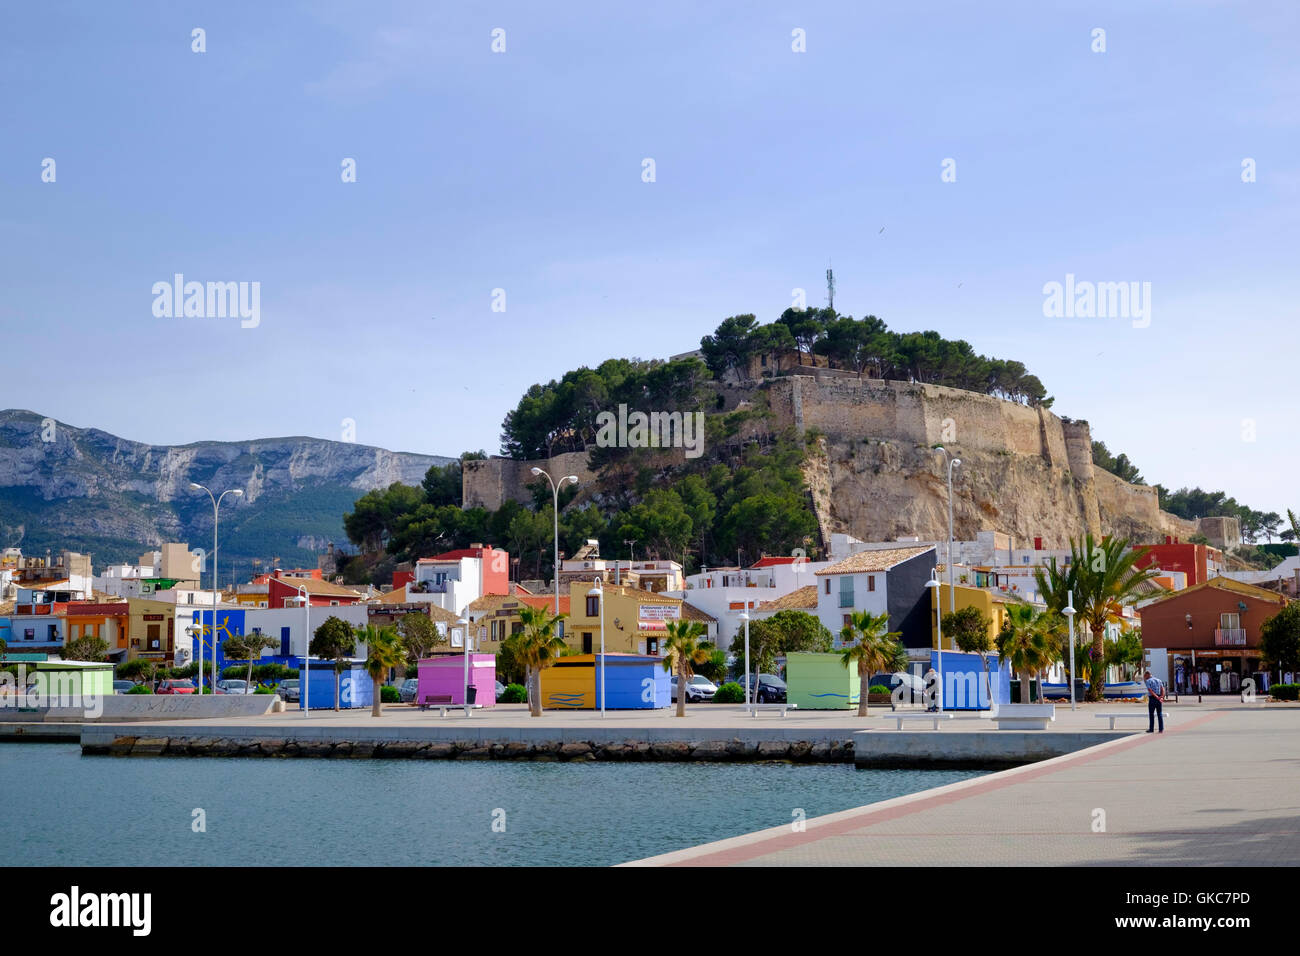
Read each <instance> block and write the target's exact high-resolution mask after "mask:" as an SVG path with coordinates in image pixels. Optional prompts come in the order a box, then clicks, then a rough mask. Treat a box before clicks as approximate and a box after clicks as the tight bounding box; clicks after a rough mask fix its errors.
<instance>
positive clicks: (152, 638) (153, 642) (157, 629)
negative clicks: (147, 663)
mask: <svg viewBox="0 0 1300 956" xmlns="http://www.w3.org/2000/svg"><path fill="white" fill-rule="evenodd" d="M145 630H146V632H147V633H146V634H145V637H147V638H148V639H149V646H150V647H157V646H158V641H159V640H160V639H161V638H162V628H161V626H160V625H157V624H150V625H149V626H148V627H147V628H146V629H145Z"/></svg>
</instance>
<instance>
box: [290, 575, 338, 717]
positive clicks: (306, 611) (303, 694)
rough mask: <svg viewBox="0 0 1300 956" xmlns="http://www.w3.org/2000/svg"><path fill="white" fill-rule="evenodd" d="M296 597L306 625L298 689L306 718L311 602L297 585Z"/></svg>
mask: <svg viewBox="0 0 1300 956" xmlns="http://www.w3.org/2000/svg"><path fill="white" fill-rule="evenodd" d="M298 597H299V598H301V599H302V619H303V624H305V625H306V630H304V631H303V635H304V637H303V641H304V643H303V652H302V673H303V678H302V685H301V686H300V687H299V691H300V693H299V694H298V696H299V697H300V698H302V704H301V706H300V708H299V709H301V710H302V715H303V716H304V717H306V716H307V712H308V711H310V710H311V601H310V600H308V598H307V588H306V586H304V585H302V584H300V585H298ZM290 650H293V648H290ZM338 676H339V675H338V674H335V675H334V677H335V678H336V679H337V678H338Z"/></svg>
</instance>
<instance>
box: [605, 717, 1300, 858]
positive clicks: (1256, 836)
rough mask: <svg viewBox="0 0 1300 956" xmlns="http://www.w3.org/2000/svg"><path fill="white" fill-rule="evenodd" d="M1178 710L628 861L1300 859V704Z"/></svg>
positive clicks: (1102, 722)
mask: <svg viewBox="0 0 1300 956" xmlns="http://www.w3.org/2000/svg"><path fill="white" fill-rule="evenodd" d="M1127 706H1128V707H1133V706H1134V705H1131V704H1130V705H1127ZM1099 709H1100V708H1099ZM1109 709H1123V708H1114V707H1111V708H1109ZM1166 709H1167V711H1172V712H1173V714H1174V719H1173V720H1171V721H1170V723H1169V726H1168V728H1167V730H1166V733H1165V734H1163V735H1161V734H1146V733H1143V732H1139V733H1137V734H1135V735H1134V736H1131V737H1128V738H1125V739H1123V740H1118V741H1112V742H1110V743H1105V744H1100V745H1098V746H1096V747H1092V748H1090V749H1088V750H1086V751H1081V752H1079V753H1075V754H1070V755H1067V756H1064V757H1058V758H1055V759H1053V760H1049V761H1044V762H1043V763H1038V764H1032V765H1029V766H1024V767H1018V768H1016V769H1014V770H1007V771H1003V772H1001V773H996V774H991V775H989V776H986V777H981V778H978V779H976V780H969V781H965V782H963V783H958V784H953V785H951V786H947V787H941V788H938V789H935V790H928V791H925V792H923V793H919V794H913V795H911V796H907V797H901V798H898V799H894V800H887V801H884V802H882V803H876V804H871V805H869V806H865V807H859V808H857V809H854V810H847V811H845V812H843V813H835V814H830V815H829V816H825V817H818V818H815V819H813V820H809V821H807V824H806V830H805V831H804V832H801V833H796V832H792V829H791V827H790V826H783V827H777V828H774V829H771V830H763V831H760V832H758V833H753V834H749V835H746V836H742V837H736V838H733V839H730V840H722V841H719V842H717V843H711V844H706V845H704V846H700V847H695V848H693V849H689V850H682V851H679V852H676V853H669V854H665V855H663V856H658V857H652V858H650V859H647V860H641V861H637V862H636V863H633V864H629V865H691V866H726V865H759V866H810V865H812V866H840V865H858V866H860V865H869V866H889V865H910V866H915V865H921V866H986V865H1030V866H1057V865H1089V864H1118V865H1140V866H1206V865H1259V864H1274V865H1276V864H1291V865H1294V864H1296V863H1298V862H1300V708H1297V707H1296V706H1294V705H1281V706H1279V705H1276V704H1273V705H1265V706H1259V705H1243V704H1238V703H1230V702H1214V703H1211V702H1209V701H1208V700H1207V702H1206V703H1205V704H1202V705H1197V704H1195V703H1191V704H1180V705H1171V706H1169V707H1168V708H1166ZM1067 713H1068V710H1067ZM1058 714H1059V711H1058ZM1080 716H1082V712H1081V713H1080V714H1077V715H1075V717H1076V718H1078V717H1080ZM1088 719H1089V720H1091V722H1093V723H1096V724H1102V725H1103V726H1104V725H1105V721H1100V720H1096V719H1095V718H1093V717H1092V716H1091V714H1089V715H1088ZM953 723H958V721H953ZM1143 729H1145V728H1143ZM859 772H862V773H870V772H871V771H859ZM1099 826H1100V827H1101V829H1100V831H1099V830H1098V829H1097V828H1098V827H1099Z"/></svg>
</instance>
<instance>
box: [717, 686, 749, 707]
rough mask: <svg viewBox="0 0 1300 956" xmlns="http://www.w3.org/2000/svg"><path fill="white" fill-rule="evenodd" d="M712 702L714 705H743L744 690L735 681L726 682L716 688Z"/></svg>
mask: <svg viewBox="0 0 1300 956" xmlns="http://www.w3.org/2000/svg"><path fill="white" fill-rule="evenodd" d="M713 702H714V703H715V704H743V703H744V702H745V688H743V687H741V686H740V685H739V684H737V683H736V682H735V681H728V682H727V683H725V684H723V685H722V686H721V687H719V688H718V692H717V693H716V694H714V695H713Z"/></svg>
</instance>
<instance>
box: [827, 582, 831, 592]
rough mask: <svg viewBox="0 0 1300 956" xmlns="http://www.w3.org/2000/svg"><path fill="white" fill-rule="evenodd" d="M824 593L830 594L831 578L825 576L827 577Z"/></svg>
mask: <svg viewBox="0 0 1300 956" xmlns="http://www.w3.org/2000/svg"><path fill="white" fill-rule="evenodd" d="M826 593H827V594H830V593H831V579H830V578H827V579H826Z"/></svg>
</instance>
